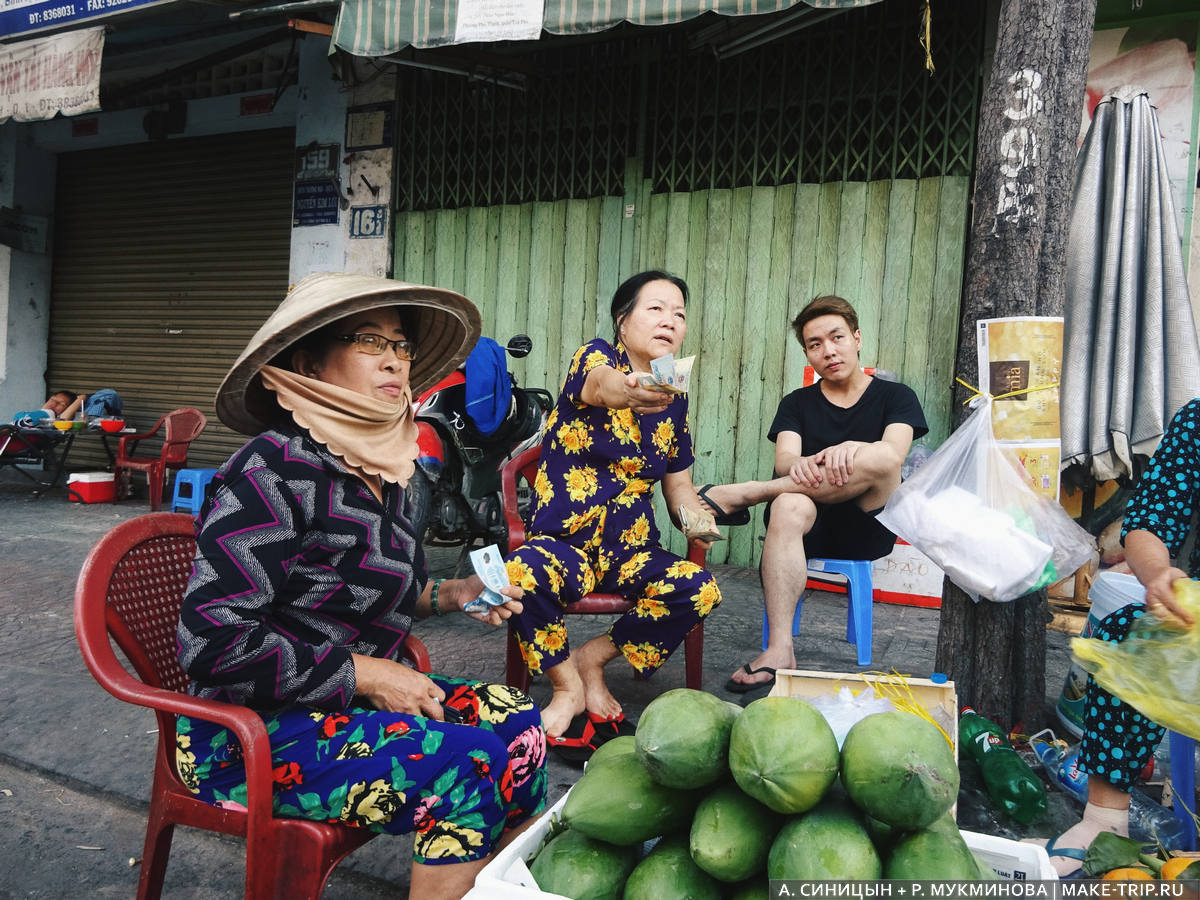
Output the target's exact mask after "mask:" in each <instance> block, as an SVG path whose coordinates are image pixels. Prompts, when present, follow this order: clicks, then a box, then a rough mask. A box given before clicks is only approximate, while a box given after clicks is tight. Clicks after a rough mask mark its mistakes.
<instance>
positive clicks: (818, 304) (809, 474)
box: [701, 296, 929, 693]
mask: <svg viewBox="0 0 1200 900" xmlns="http://www.w3.org/2000/svg"><path fill="white" fill-rule="evenodd" d="M792 328H793V330H794V331H795V332H796V337H797V339H798V340H799V341H800V343H801V346H803V347H804V352H805V354H806V355H807V356H808V362H809V364H810V365H811V366H812V367H813V369H814V370H815V371H816V373H817V375H818V376H819V379H820V380H819V381H817V382H816V384H813V385H811V386H809V387H806V388H800V389H799V390H796V391H792V393H790V394H788V395H787V396H786V397H784V398H783V400H782V401H781V402H780V404H779V409H778V411H777V412H776V413H775V420H774V422H772V423H771V430H770V431H769V432H768V433H767V437H768V438H770V439H771V440H772V441H774V442H775V473H776V475H778V476H779V477H778V478H776V479H774V480H773V481H756V482H744V483H742V484H736V485H719V486H717V487H711V486H705V488H704V489H702V492H701V496H702V498H703V499H705V500H708V501H709V503H710V504H711V505H710V509H712V511H713V512H714V513H716V514H722V513H725V514H728V513H732V512H733V511H735V510H740V509H744V508H746V507H748V506H753V505H754V504H756V503H762V502H764V501H770V506H769V507H768V508H767V512H766V516H765V520H766V523H767V534H766V538H765V539H764V542H763V554H762V582H763V599H764V602H765V603H766V609H767V620H768V623H769V625H770V638H769V641H768V644H767V649H766V650H764V651H763V652H762V653H761V654H760V655H759V656H757V657H756V658H755V659H753V660H751V661H750V662H749V663H746V664H745V665H743V666H742V667H741V668H740V669H738V670H737V671H736V672H734V674H733V677H732V678H731V679H730V680H729V682H728V684H726V690H730V691H734V692H737V693H745V692H748V691H752V690H760V689H762V688H765V687H769V686H770V685H771V683H772V682H773V681H774V680H775V670H776V669H779V668H785V669H790V668H795V665H796V655H795V650H794V648H793V646H792V627H791V625H792V618H793V616H794V615H795V612H796V604H797V602H798V601H799V599H800V596H801V594H802V593H803V591H804V586H805V583H806V582H807V580H808V566H807V561H808V559H809V557H830V558H835V559H878V558H880V557H882V556H886V555H887V554H888V553H889V552H890V551H891V548H892V546H893V545H894V543H895V535H894V534H892V532H890V531H888V530H887V529H886V528H884V527H883V526H882V525H881V524H880V523H879V522H878V521H877V520H876V518H875V515H876V514H877V513H878V512H879V511H880V510H881V509H882V508H883V505H884V504H885V503H886V502H887V500H888V498H889V497H890V496H891V495H892V492H893V491H894V490H895V489H896V488H897V487H899V485H900V467H901V465H902V464H903V462H904V458H905V457H906V456H907V455H908V450H909V447H910V446H911V445H912V442H913V440H914V439H915V438H919V437H921V436H922V435H924V434H925V433H926V432H927V431H928V430H929V429H928V427H927V426H926V424H925V416H924V414H923V413H922V412H921V404H920V402H919V401H918V400H917V396H916V394H914V393H913V391H912V389H910V388H908V387H906V386H905V385H903V384H898V383H896V382H889V381H882V380H880V379H878V378H873V377H872V376H870V375H867V374H866V373H865V372H864V371H863V370H862V367H861V366H860V365H859V361H858V354H859V351H860V350H861V349H862V333H861V332H860V331H859V330H858V314H857V313H855V311H854V307H852V306H851V305H850V304H849V303H848V302H847V301H845V300H843V299H842V298H841V297H835V296H824V297H818V298H817V299H815V300H813V301H812V302H811V303H809V304H808V306H806V307H805V308H804V309H803V310H801V311H800V314H799V315H798V316H797V317H796V320H795V321H794V322H792ZM728 521H731V522H732V521H735V520H732V519H729V520H728Z"/></svg>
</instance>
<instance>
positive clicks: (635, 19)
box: [333, 0, 879, 57]
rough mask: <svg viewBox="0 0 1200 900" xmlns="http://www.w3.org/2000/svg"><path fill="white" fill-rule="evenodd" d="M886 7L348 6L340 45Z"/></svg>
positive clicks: (820, 3) (598, 1)
mask: <svg viewBox="0 0 1200 900" xmlns="http://www.w3.org/2000/svg"><path fill="white" fill-rule="evenodd" d="M877 2H879V0H343V2H342V5H341V9H340V11H339V13H338V18H337V23H336V24H335V25H334V29H333V43H334V45H335V46H336V47H338V48H339V49H341V50H345V51H346V52H348V53H352V54H354V55H355V56H372V57H379V56H387V55H389V54H392V53H396V52H398V51H400V50H403V49H405V48H406V47H416V48H418V49H428V48H432V47H443V46H446V45H448V44H462V43H473V42H479V41H504V40H534V39H537V38H538V37H539V36H540V34H541V33H542V32H543V31H546V32H549V33H550V34H556V35H575V34H590V33H592V32H597V31H604V30H605V29H608V28H612V27H614V26H616V25H620V24H621V23H622V22H630V23H632V24H634V25H673V24H675V23H678V22H684V21H686V20H688V19H692V18H695V17H696V16H699V15H701V14H702V13H706V12H713V13H717V14H719V15H726V16H751V15H760V14H763V13H772V12H780V11H782V10H786V9H789V8H791V7H793V6H808V7H814V8H817V9H848V8H851V7H855V6H868V5H870V4H872V3H877Z"/></svg>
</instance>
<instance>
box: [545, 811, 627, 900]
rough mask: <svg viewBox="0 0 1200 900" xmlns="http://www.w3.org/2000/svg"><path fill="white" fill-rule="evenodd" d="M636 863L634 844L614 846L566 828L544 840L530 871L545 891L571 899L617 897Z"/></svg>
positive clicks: (597, 899)
mask: <svg viewBox="0 0 1200 900" xmlns="http://www.w3.org/2000/svg"><path fill="white" fill-rule="evenodd" d="M636 864H637V851H636V850H635V849H634V848H633V847H617V846H614V845H613V844H609V843H606V842H604V841H598V840H596V839H595V838H591V837H588V836H587V835H586V834H583V833H582V832H579V831H575V830H574V829H571V828H568V829H567V830H566V831H563V832H561V833H560V834H557V835H555V836H554V837H553V838H551V839H550V840H549V841H547V842H546V846H544V847H543V848H542V849H541V850H540V851H539V852H538V855H537V856H536V857H534V860H533V862H532V863H531V864H530V866H529V873H530V874H531V875H533V877H534V880H535V881H537V883H538V887H539V888H540V889H541V890H542V891H544V892H546V893H550V894H562V895H563V896H564V897H570V898H572V900H616V898H619V897H620V896H621V891H622V890H623V889H624V887H625V879H626V878H627V877H628V876H629V873H630V872H632V871H633V867H634V866H635V865H636Z"/></svg>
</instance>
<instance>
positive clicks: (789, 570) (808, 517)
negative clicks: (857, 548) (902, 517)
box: [708, 444, 902, 684]
mask: <svg viewBox="0 0 1200 900" xmlns="http://www.w3.org/2000/svg"><path fill="white" fill-rule="evenodd" d="M901 462H902V460H900V459H899V458H898V456H897V454H896V453H895V451H893V450H892V448H891V447H889V446H888V445H887V444H868V445H867V446H865V447H863V448H862V449H861V450H860V451H859V452H858V454H857V455H856V456H855V459H854V471H853V472H852V473H851V475H850V478H849V480H847V482H846V483H845V484H842V485H833V484H830V483H829V481H828V480H827V479H822V481H821V483H820V484H818V485H817V486H816V487H810V486H808V485H802V484H797V483H796V482H794V481H792V479H791V478H790V477H789V476H787V475H784V476H781V477H779V478H776V479H774V480H772V481H768V482H763V481H752V482H742V483H740V484H732V485H720V486H719V487H714V488H712V489H711V490H709V492H708V493H709V495H710V496H711V497H712V498H713V500H715V501H716V502H717V503H719V504H721V506H722V507H723V508H724V509H725V510H726V511H729V512H732V511H734V510H736V509H740V508H743V506H744V505H746V504H745V502H744V501H746V500H747V499H751V500H753V498H755V497H761V496H762V495H763V494H764V493H769V492H771V491H776V492H778V493H777V499H776V501H775V503H774V505H773V506H772V507H771V524H770V525H769V526H768V527H767V534H766V537H765V539H764V540H763V554H762V563H761V571H762V581H763V603H764V604H765V606H766V612H767V626H768V629H769V631H770V634H769V635H768V638H767V649H766V650H764V651H763V652H762V653H761V654H759V655H758V656H757V657H755V658H754V659H753V660H752V661H751V662H750V668H751V669H760V668H763V667H764V666H768V667H770V668H772V669H780V668H783V669H787V668H793V667H795V665H796V655H795V648H794V646H793V643H792V620H793V618H794V616H795V613H796V604H797V603H798V602H799V600H800V597H801V594H802V593H803V591H804V587H805V585H806V584H807V582H808V556H807V554H806V552H805V550H804V536H805V535H807V534H808V532H809V531H810V530H811V529H812V527H813V523H814V521H815V520H816V504H817V503H844V502H846V501H848V500H855V501H856V502H857V503H858V505H859V507H860V508H861V509H864V510H874V509H878V508H879V507H881V506H883V505H884V504H885V503H886V502H887V500H888V498H889V497H890V496H891V495H892V492H893V491H895V490H896V488H897V487H899V485H900V465H901ZM726 500H728V501H729V503H730V505H729V506H727V505H726V504H725V501H726ZM754 502H761V501H754ZM770 678H771V676H770V675H767V674H766V673H763V674H761V675H747V674H746V672H745V670H744V669H738V670H737V671H736V672H734V673H733V676H732V679H731V680H733V681H735V682H739V683H744V684H759V683H765V682H767V681H769V680H770Z"/></svg>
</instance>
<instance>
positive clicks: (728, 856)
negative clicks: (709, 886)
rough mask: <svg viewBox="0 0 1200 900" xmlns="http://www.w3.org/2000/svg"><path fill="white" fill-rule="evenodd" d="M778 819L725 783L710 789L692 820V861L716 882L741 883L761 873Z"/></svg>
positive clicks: (777, 828)
mask: <svg viewBox="0 0 1200 900" xmlns="http://www.w3.org/2000/svg"><path fill="white" fill-rule="evenodd" d="M780 824H781V820H780V817H779V816H778V815H777V814H776V813H774V812H772V811H771V810H770V809H768V808H767V807H766V806H764V805H763V804H761V803H759V802H758V801H757V800H755V799H754V798H753V797H750V796H747V795H746V794H745V793H744V792H743V791H742V790H741V788H739V787H738V786H737V785H736V784H733V783H731V782H727V783H725V784H722V785H720V786H719V787H717V788H715V789H714V790H712V791H711V792H710V793H709V794H708V796H706V797H705V798H704V799H702V800H701V801H700V803H699V805H698V806H697V807H696V814H695V815H694V816H693V817H692V830H691V835H690V841H689V848H690V849H691V852H692V859H694V860H695V861H696V865H698V866H699V867H700V868H701V869H703V870H704V871H705V872H707V873H708V874H709V875H711V876H712V877H713V878H716V879H717V880H718V881H741V880H743V879H745V878H749V877H750V876H751V875H754V874H755V873H758V872H761V871H762V870H763V867H764V866H765V865H766V862H767V853H768V852H769V851H770V849H771V842H772V841H773V840H774V839H775V833H776V832H777V831H778V830H779V826H780Z"/></svg>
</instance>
